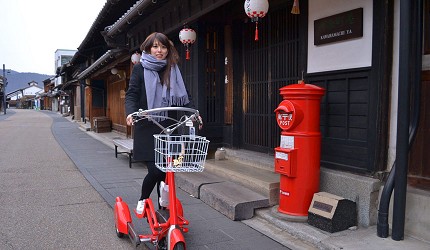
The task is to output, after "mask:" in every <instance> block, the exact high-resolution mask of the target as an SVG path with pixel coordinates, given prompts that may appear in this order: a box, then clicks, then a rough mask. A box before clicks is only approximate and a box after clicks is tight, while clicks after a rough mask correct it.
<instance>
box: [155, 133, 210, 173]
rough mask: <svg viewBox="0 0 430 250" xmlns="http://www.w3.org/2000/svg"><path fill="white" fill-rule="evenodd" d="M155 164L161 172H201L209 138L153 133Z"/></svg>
mask: <svg viewBox="0 0 430 250" xmlns="http://www.w3.org/2000/svg"><path fill="white" fill-rule="evenodd" d="M154 143H155V148H154V151H155V166H157V168H159V169H160V170H161V171H163V172H202V171H203V169H204V164H205V161H206V155H207V153H208V146H209V140H207V139H206V137H202V136H197V135H195V136H190V135H170V136H168V135H163V134H159V135H154Z"/></svg>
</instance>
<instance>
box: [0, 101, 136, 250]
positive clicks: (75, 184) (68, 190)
mask: <svg viewBox="0 0 430 250" xmlns="http://www.w3.org/2000/svg"><path fill="white" fill-rule="evenodd" d="M52 124H53V119H52V118H51V117H50V116H48V115H46V114H44V113H42V112H36V111H32V110H12V109H9V110H8V111H7V115H2V116H0V138H1V140H0V141H1V143H0V214H1V217H0V225H1V226H0V248H1V249H79V248H80V249H102V248H103V249H129V248H130V245H129V244H128V242H125V241H123V240H120V239H118V238H116V237H110V235H112V223H113V219H112V209H111V207H110V206H109V205H108V204H107V203H106V202H105V201H104V199H103V198H102V197H101V196H100V194H98V192H97V191H96V190H95V189H94V188H93V187H92V186H91V185H90V183H89V182H88V181H87V180H86V179H85V178H84V176H83V175H82V174H81V172H80V171H79V170H78V169H77V168H76V166H75V164H74V163H73V162H72V161H71V160H70V158H69V156H68V155H67V154H66V153H65V152H64V150H63V149H62V148H61V147H60V145H59V144H58V143H57V141H56V140H55V138H54V136H53V134H52V131H51V126H52Z"/></svg>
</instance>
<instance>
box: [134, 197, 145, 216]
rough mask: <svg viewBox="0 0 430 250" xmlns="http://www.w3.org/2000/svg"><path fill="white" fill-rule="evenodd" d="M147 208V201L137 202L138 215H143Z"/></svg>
mask: <svg viewBox="0 0 430 250" xmlns="http://www.w3.org/2000/svg"><path fill="white" fill-rule="evenodd" d="M144 208H145V200H140V201H138V202H137V207H136V213H138V214H142V213H143V209H144Z"/></svg>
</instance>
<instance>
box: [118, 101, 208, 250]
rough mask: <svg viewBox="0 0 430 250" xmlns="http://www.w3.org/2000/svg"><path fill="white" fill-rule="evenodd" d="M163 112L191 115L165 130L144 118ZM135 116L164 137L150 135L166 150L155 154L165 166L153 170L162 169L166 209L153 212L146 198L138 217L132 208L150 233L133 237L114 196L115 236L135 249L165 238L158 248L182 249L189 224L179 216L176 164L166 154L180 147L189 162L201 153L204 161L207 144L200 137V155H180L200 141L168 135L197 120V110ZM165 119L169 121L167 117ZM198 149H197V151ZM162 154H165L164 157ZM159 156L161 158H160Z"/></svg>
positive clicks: (123, 206) (123, 207) (122, 204)
mask: <svg viewBox="0 0 430 250" xmlns="http://www.w3.org/2000/svg"><path fill="white" fill-rule="evenodd" d="M166 110H168V111H170V110H174V111H186V112H192V113H193V115H191V116H190V117H188V116H186V119H184V120H182V118H181V120H180V121H177V120H174V119H172V120H174V121H176V122H177V123H176V124H175V125H174V126H173V127H168V128H164V127H163V126H161V125H160V123H158V122H157V120H156V119H152V117H150V116H148V113H149V112H155V113H157V112H164V111H166ZM135 115H136V116H137V117H139V118H140V119H143V118H142V117H145V118H147V119H148V120H151V121H153V122H154V123H155V124H157V125H158V126H159V127H160V128H161V129H162V132H163V133H164V134H165V135H166V136H165V137H161V138H157V137H156V136H155V135H154V138H155V140H156V141H157V139H158V140H159V142H160V145H161V146H164V147H167V149H165V150H161V151H162V152H161V153H160V152H159V153H160V154H162V156H163V157H165V162H163V163H162V164H161V165H163V164H166V165H167V166H164V165H163V166H162V167H161V168H160V166H157V167H158V168H160V169H162V171H165V172H166V179H165V182H166V184H167V185H168V186H169V205H168V207H167V208H166V209H167V210H161V211H156V210H155V208H154V204H153V201H152V199H151V198H148V199H146V200H145V207H144V211H143V213H142V214H138V213H137V212H136V210H135V209H134V212H135V215H136V217H137V218H138V219H143V218H146V219H147V221H148V224H149V228H150V231H151V233H150V234H137V233H136V231H135V230H134V226H133V222H132V219H131V215H130V210H129V208H128V205H127V203H125V202H124V201H122V198H121V197H117V198H116V203H115V206H114V213H115V226H116V232H117V236H118V237H122V236H123V235H125V234H127V235H128V236H129V237H130V239H131V240H132V242H134V244H135V245H136V246H137V245H139V244H141V243H142V242H151V243H152V244H154V245H155V246H156V248H157V249H158V247H160V246H159V245H160V242H164V241H163V240H164V239H165V243H166V245H165V246H162V248H166V249H169V250H173V249H176V248H178V249H185V247H186V244H185V238H184V236H183V233H186V232H188V228H186V227H185V226H187V225H189V221H188V220H186V219H185V218H184V217H183V208H182V204H181V202H180V201H179V199H178V198H177V197H176V184H175V171H176V170H172V169H173V167H174V166H173V165H175V167H176V164H178V163H177V161H178V160H177V159H174V156H173V155H172V153H171V152H170V151H169V146H170V145H181V154H183V155H184V156H183V157H189V158H190V159H194V158H197V157H198V156H201V155H202V154H204V157H203V158H202V159H203V161H204V160H205V159H206V157H205V156H206V154H207V144H208V143H209V141H207V140H206V138H204V143H206V144H205V145H204V146H206V147H203V151H201V152H203V153H201V152H200V151H198V153H195V152H196V150H194V148H192V149H191V150H189V149H188V153H184V152H185V148H184V147H185V146H184V145H185V143H187V144H190V145H194V144H197V145H200V144H199V143H202V141H203V140H201V141H198V140H197V142H196V143H194V141H182V140H176V141H175V140H172V139H175V138H176V139H178V136H171V134H172V133H173V132H174V131H175V130H176V129H177V128H178V127H179V126H181V125H183V124H185V123H186V122H187V121H189V120H192V119H199V115H198V111H197V110H194V109H190V108H181V107H169V108H159V109H152V110H150V111H142V110H139V111H138V112H135ZM155 117H160V116H157V115H156V116H155ZM167 119H169V118H168V117H167ZM193 138H194V137H193ZM179 139H182V137H180V138H179ZM197 139H199V138H197ZM190 142H191V143H190ZM170 143H172V144H170ZM181 143H182V144H181ZM202 144H203V143H202ZM157 145H158V144H157ZM198 150H200V148H199V149H198ZM204 150H206V151H204ZM166 151H167V152H168V153H167V154H166V155H164V154H165V152H166ZM174 154H175V155H176V156H177V155H178V153H177V152H176V153H174ZM188 154H189V155H188ZM163 157H161V158H162V159H164V158H163ZM199 159H200V158H199ZM181 160H182V158H181ZM200 160H201V159H200ZM175 161H176V163H175ZM181 164H182V163H181ZM194 164H195V165H198V167H200V171H202V170H203V166H200V164H202V163H201V162H200V161H199V162H197V163H194ZM198 167H195V166H192V167H191V168H189V169H187V170H186V171H190V172H191V171H196V170H195V169H198ZM163 211H168V218H166V216H165V215H164V214H163V213H165V212H163Z"/></svg>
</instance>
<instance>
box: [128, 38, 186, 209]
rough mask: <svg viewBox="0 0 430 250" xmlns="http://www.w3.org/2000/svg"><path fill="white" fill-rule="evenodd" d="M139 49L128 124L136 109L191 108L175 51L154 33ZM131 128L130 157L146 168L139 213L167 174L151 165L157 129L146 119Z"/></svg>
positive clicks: (129, 103)
mask: <svg viewBox="0 0 430 250" xmlns="http://www.w3.org/2000/svg"><path fill="white" fill-rule="evenodd" d="M140 49H141V50H142V56H141V58H140V63H137V64H136V65H134V66H133V71H132V73H131V77H130V82H129V88H128V90H127V93H126V96H125V109H126V114H127V119H126V121H127V125H129V126H131V125H132V124H133V118H132V116H131V115H130V114H131V113H133V112H135V111H137V110H139V109H143V110H146V109H153V108H161V107H170V106H183V107H190V108H194V105H193V103H192V99H191V96H190V95H188V92H187V90H186V87H185V84H184V81H183V79H182V75H181V72H180V70H179V68H178V66H177V63H178V58H179V57H178V52H177V51H176V49H175V47H174V46H173V43H172V42H171V41H170V40H169V39H168V38H167V36H166V35H164V34H162V33H158V32H154V33H152V34H150V35H149V36H148V37H147V38H146V39H145V41H144V42H143V43H142V45H141V46H140ZM167 123H168V121H167V120H164V121H162V122H160V124H162V125H163V126H164V125H166V124H167ZM134 125H135V127H134V140H133V158H134V160H136V161H144V162H145V164H146V166H147V168H148V174H147V175H146V176H145V179H144V180H143V183H142V193H141V196H140V199H139V201H138V203H137V207H136V212H137V213H140V214H141V213H142V212H143V208H144V206H145V199H147V198H148V197H149V195H150V194H151V192H152V190H153V189H154V187H155V185H156V184H157V183H159V182H160V181H164V179H165V176H166V175H165V173H164V172H162V171H161V170H159V169H158V168H157V167H156V166H155V162H154V138H153V135H154V134H159V133H160V132H161V130H160V128H159V127H158V126H157V125H155V124H154V123H153V122H150V121H148V120H142V121H139V122H138V123H136V124H134Z"/></svg>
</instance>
